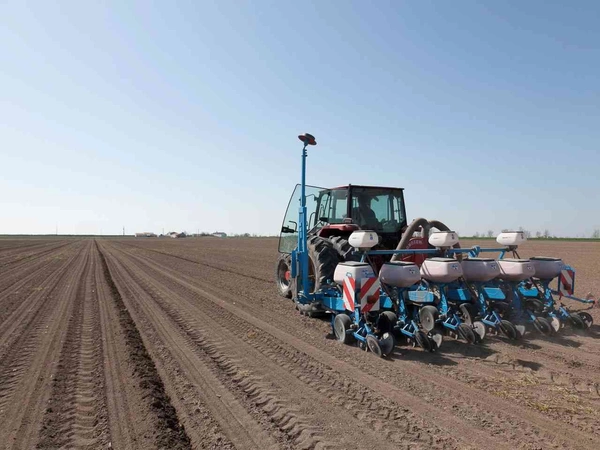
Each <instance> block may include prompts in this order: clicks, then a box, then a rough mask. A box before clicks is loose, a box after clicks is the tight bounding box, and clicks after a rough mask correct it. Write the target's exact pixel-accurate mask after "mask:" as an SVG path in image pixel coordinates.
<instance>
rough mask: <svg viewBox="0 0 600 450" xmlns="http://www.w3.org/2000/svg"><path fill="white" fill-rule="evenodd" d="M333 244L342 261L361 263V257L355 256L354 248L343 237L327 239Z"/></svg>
mask: <svg viewBox="0 0 600 450" xmlns="http://www.w3.org/2000/svg"><path fill="white" fill-rule="evenodd" d="M327 240H328V241H329V242H331V245H332V247H333V248H334V249H335V251H336V252H337V254H338V256H339V257H340V261H359V260H360V257H359V256H358V255H353V254H352V252H353V251H354V247H352V246H351V245H350V244H349V243H348V240H347V239H345V238H343V237H341V236H332V237H330V238H329V239H327Z"/></svg>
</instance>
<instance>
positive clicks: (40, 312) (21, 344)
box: [0, 253, 79, 418]
mask: <svg viewBox="0 0 600 450" xmlns="http://www.w3.org/2000/svg"><path fill="white" fill-rule="evenodd" d="M78 256H79V255H78V253H74V254H73V255H72V256H71V257H70V258H69V259H68V260H67V261H66V262H65V263H63V264H61V266H60V267H58V268H56V269H54V270H53V271H52V272H50V273H48V274H47V275H46V276H45V278H43V279H42V280H43V281H42V282H41V283H40V286H39V289H36V290H34V291H33V293H32V294H31V295H29V296H28V297H27V298H26V299H24V300H22V301H21V304H20V305H19V307H18V308H17V310H15V311H13V313H12V314H11V315H8V314H7V315H8V318H5V320H3V321H2V325H1V326H0V330H1V331H0V418H1V417H2V416H3V415H4V414H5V412H6V411H5V405H6V404H7V403H8V402H9V401H10V400H11V396H12V394H13V393H14V390H15V389H16V388H17V387H18V383H19V382H20V381H21V377H22V376H23V373H24V372H25V370H27V369H28V367H29V364H30V363H31V358H33V356H34V353H35V352H36V350H37V349H38V348H39V347H40V346H41V345H42V341H43V339H44V338H45V335H46V334H47V333H48V332H47V331H46V330H47V329H48V323H49V322H50V319H51V317H50V316H51V313H52V308H53V307H55V303H56V302H58V300H57V297H59V296H60V292H59V285H60V284H61V282H62V280H63V278H65V277H66V276H67V273H68V271H69V270H70V268H72V267H73V266H74V265H75V262H76V261H77V258H78Z"/></svg>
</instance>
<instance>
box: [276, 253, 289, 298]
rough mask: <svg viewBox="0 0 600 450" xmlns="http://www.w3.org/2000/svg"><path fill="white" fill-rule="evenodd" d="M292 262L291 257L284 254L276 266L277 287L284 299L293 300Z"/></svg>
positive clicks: (280, 256) (278, 259)
mask: <svg viewBox="0 0 600 450" xmlns="http://www.w3.org/2000/svg"><path fill="white" fill-rule="evenodd" d="M291 261H292V257H291V256H290V255H288V254H286V253H282V254H280V255H279V258H277V263H276V264H275V285H276V286H277V291H278V292H279V295H281V296H282V297H283V298H292V283H291V281H292V278H291V270H290V266H291Z"/></svg>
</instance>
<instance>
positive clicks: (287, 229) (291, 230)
mask: <svg viewBox="0 0 600 450" xmlns="http://www.w3.org/2000/svg"><path fill="white" fill-rule="evenodd" d="M290 223H293V224H294V228H290V227H288V226H286V225H284V226H282V227H281V232H282V233H295V232H296V230H297V229H298V224H297V223H296V222H294V221H292V220H290Z"/></svg>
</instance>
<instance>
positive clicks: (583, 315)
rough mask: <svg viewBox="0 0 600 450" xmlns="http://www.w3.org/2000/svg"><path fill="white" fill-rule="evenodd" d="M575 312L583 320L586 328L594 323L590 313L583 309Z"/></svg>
mask: <svg viewBox="0 0 600 450" xmlns="http://www.w3.org/2000/svg"><path fill="white" fill-rule="evenodd" d="M577 314H579V317H581V320H583V323H584V325H585V327H586V328H590V327H591V326H592V325H593V324H594V318H593V317H592V315H591V314H588V313H586V312H585V311H582V312H579V313H577Z"/></svg>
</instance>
